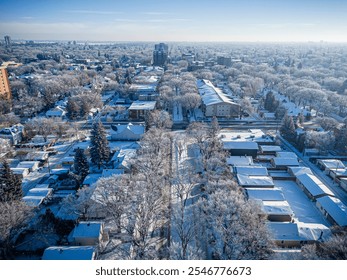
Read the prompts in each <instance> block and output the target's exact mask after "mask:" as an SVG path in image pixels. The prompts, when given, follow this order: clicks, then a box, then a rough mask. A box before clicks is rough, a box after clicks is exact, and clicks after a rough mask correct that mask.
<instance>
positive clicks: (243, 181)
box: [236, 174, 275, 188]
mask: <svg viewBox="0 0 347 280" xmlns="http://www.w3.org/2000/svg"><path fill="white" fill-rule="evenodd" d="M236 177H237V181H238V183H239V185H240V186H242V187H244V188H273V187H274V186H275V184H274V182H273V180H272V178H271V177H270V176H257V175H256V176H253V175H245V174H237V175H236Z"/></svg>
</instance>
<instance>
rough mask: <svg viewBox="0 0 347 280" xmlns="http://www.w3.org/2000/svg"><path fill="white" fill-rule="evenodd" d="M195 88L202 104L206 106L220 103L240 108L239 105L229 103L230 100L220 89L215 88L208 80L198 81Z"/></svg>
mask: <svg viewBox="0 0 347 280" xmlns="http://www.w3.org/2000/svg"><path fill="white" fill-rule="evenodd" d="M197 87H198V91H199V94H200V96H201V99H202V102H203V103H204V104H205V105H206V106H209V105H214V104H220V103H227V104H230V105H236V106H240V105H239V104H237V103H235V102H233V101H231V99H230V98H229V97H228V96H227V95H226V94H225V93H224V92H223V91H222V90H221V89H219V88H217V87H215V86H214V85H213V84H212V83H211V82H210V81H209V80H204V79H203V80H198V81H197Z"/></svg>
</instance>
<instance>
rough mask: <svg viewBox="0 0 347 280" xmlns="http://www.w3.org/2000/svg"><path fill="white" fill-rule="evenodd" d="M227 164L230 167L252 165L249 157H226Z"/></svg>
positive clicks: (251, 159)
mask: <svg viewBox="0 0 347 280" xmlns="http://www.w3.org/2000/svg"><path fill="white" fill-rule="evenodd" d="M226 160H227V164H228V165H231V166H246V165H254V163H253V158H252V157H251V156H229V157H227V159H226Z"/></svg>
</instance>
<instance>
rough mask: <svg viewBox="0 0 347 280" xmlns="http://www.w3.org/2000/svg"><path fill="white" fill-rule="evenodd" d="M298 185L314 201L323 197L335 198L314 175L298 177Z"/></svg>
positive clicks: (305, 174)
mask: <svg viewBox="0 0 347 280" xmlns="http://www.w3.org/2000/svg"><path fill="white" fill-rule="evenodd" d="M296 183H297V184H298V185H299V187H300V188H301V189H302V190H303V191H304V193H305V194H306V195H307V196H308V197H309V198H310V199H311V200H313V201H316V200H317V199H318V198H320V197H323V196H334V193H333V192H332V191H331V190H330V189H329V188H328V187H327V186H326V185H324V184H323V183H322V181H321V180H319V179H318V178H317V177H316V176H314V175H311V174H307V173H304V174H300V175H298V176H297V177H296Z"/></svg>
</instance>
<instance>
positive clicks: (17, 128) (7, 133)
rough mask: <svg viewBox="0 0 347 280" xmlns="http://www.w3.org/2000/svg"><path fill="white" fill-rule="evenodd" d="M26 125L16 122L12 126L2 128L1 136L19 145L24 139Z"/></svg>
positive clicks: (0, 130)
mask: <svg viewBox="0 0 347 280" xmlns="http://www.w3.org/2000/svg"><path fill="white" fill-rule="evenodd" d="M23 132H24V126H23V125H21V124H16V125H13V126H11V127H5V128H2V129H0V138H3V139H8V140H10V142H11V145H17V144H19V143H20V142H21V141H22V137H23Z"/></svg>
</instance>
